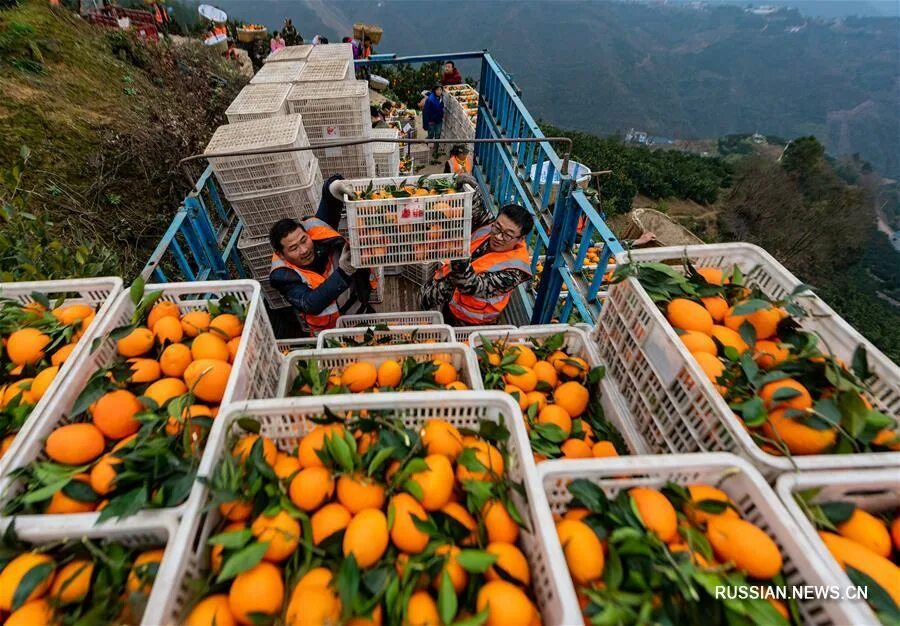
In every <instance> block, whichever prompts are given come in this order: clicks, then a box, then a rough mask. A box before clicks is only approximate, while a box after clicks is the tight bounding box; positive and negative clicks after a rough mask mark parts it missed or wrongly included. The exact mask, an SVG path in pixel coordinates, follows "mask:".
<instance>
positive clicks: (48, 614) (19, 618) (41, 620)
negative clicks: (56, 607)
mask: <svg viewBox="0 0 900 626" xmlns="http://www.w3.org/2000/svg"><path fill="white" fill-rule="evenodd" d="M52 623H53V607H51V606H50V604H49V603H48V602H47V601H46V600H32V601H31V602H26V603H25V604H23V605H22V606H21V607H19V608H18V609H17V610H16V611H13V612H12V614H11V615H10V616H9V617H7V618H6V621H5V622H3V624H4V626H35V624H52Z"/></svg>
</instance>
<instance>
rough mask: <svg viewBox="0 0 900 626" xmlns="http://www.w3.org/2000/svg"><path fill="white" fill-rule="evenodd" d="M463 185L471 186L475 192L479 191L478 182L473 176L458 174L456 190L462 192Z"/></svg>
mask: <svg viewBox="0 0 900 626" xmlns="http://www.w3.org/2000/svg"><path fill="white" fill-rule="evenodd" d="M463 184H466V185H469V186H470V187H471V188H472V189H474V190H475V191H478V181H477V180H475V177H474V176H472V175H471V174H457V175H456V185H455V186H456V188H457V189H459V190H460V191H462V186H463Z"/></svg>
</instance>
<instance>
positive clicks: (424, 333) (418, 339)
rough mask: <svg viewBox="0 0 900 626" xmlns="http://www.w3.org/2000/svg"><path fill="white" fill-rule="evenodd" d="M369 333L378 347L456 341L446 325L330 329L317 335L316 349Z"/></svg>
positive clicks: (359, 337)
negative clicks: (377, 343) (376, 341)
mask: <svg viewBox="0 0 900 626" xmlns="http://www.w3.org/2000/svg"><path fill="white" fill-rule="evenodd" d="M369 331H371V333H372V336H373V337H374V339H376V340H379V341H382V342H383V344H379V345H398V344H407V345H408V344H417V343H446V342H448V341H456V334H455V333H454V332H453V328H451V327H450V326H449V325H447V324H430V325H427V326H388V327H387V328H386V329H378V328H375V327H374V326H367V327H364V328H331V329H329V330H323V331H322V332H320V333H319V335H318V342H317V343H316V349H318V350H324V349H326V348H331V347H333V346H332V345H330V343H329V342H334V341H336V342H341V341H345V340H353V341H357V342H358V341H362V340H363V338H364V336H365V335H366V333H368V332H369Z"/></svg>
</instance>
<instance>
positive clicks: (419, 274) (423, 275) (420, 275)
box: [400, 263, 440, 286]
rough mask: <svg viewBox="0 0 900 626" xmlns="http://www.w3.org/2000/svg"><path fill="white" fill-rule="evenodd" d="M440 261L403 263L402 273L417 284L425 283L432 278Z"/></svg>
mask: <svg viewBox="0 0 900 626" xmlns="http://www.w3.org/2000/svg"><path fill="white" fill-rule="evenodd" d="M439 265H440V263H415V264H413V265H401V266H400V275H401V276H402V277H403V278H405V279H406V280H408V281H410V282H412V283H415V284H416V285H419V286H421V285H424V284H426V283H428V281H430V280H431V278H432V276H434V273H435V271H437V268H438V266H439Z"/></svg>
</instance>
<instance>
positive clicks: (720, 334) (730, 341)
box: [710, 325, 750, 354]
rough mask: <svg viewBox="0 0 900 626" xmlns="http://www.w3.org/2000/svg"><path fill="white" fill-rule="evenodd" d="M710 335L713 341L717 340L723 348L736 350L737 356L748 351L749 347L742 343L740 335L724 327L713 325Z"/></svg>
mask: <svg viewBox="0 0 900 626" xmlns="http://www.w3.org/2000/svg"><path fill="white" fill-rule="evenodd" d="M710 334H711V335H712V336H713V338H714V339H718V341H719V343H721V344H722V345H723V346H725V347H729V346H730V347H732V348H734V349H735V350H737V352H738V354H743V353H744V352H746V351H747V350H749V349H750V346H748V345H747V342H745V341H744V339H743V337H741V336H740V334H738V333H737V332H735V331H733V330H731V329H730V328H727V327H725V326H718V325H714V326H713V327H712V333H710ZM723 354H724V353H723Z"/></svg>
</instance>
